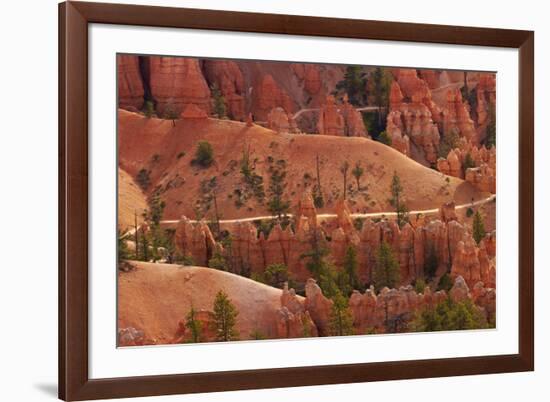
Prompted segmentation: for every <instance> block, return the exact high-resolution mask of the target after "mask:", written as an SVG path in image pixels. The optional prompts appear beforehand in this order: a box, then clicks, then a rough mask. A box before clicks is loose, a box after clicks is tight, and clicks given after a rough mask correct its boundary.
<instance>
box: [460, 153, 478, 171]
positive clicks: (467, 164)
mask: <svg viewBox="0 0 550 402" xmlns="http://www.w3.org/2000/svg"><path fill="white" fill-rule="evenodd" d="M474 167H476V164H475V162H474V160H473V158H472V155H470V153H469V152H468V153H467V154H466V156H465V157H464V163H463V164H462V168H463V169H464V172H466V170H468V169H470V168H474Z"/></svg>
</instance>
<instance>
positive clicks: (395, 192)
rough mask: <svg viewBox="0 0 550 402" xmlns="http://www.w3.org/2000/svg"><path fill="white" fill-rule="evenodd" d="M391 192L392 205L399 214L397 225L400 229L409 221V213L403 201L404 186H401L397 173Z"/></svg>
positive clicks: (394, 174)
mask: <svg viewBox="0 0 550 402" xmlns="http://www.w3.org/2000/svg"><path fill="white" fill-rule="evenodd" d="M390 191H391V198H390V204H391V205H392V206H393V207H394V208H395V212H397V224H398V225H399V228H402V227H403V225H405V223H407V222H408V220H409V211H408V210H407V207H406V206H405V203H404V202H403V201H402V193H403V186H402V185H401V179H400V178H399V176H398V175H397V172H394V173H393V178H392V181H391V186H390Z"/></svg>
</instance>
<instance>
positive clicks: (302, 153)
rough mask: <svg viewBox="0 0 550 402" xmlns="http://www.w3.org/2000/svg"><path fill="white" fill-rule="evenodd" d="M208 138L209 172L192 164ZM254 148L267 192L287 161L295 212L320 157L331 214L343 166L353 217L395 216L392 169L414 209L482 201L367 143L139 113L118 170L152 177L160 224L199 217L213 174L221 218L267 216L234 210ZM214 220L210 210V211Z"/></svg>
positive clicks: (261, 210)
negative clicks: (360, 171)
mask: <svg viewBox="0 0 550 402" xmlns="http://www.w3.org/2000/svg"><path fill="white" fill-rule="evenodd" d="M200 140H207V141H208V142H210V143H211V144H212V146H213V148H214V159H215V163H214V164H213V165H212V166H211V167H209V168H207V169H204V168H200V167H197V166H193V165H192V164H191V161H192V159H193V158H194V153H195V149H196V146H197V143H198V141H200ZM248 147H250V157H251V159H252V160H254V161H255V162H254V164H255V170H256V174H258V175H260V176H262V177H263V181H264V188H265V190H266V193H267V194H268V195H269V193H268V186H269V182H270V173H269V167H270V163H269V160H273V161H274V162H273V163H276V162H277V161H278V160H285V161H286V162H287V184H288V185H287V188H286V192H285V196H286V197H287V198H288V199H290V201H291V204H292V206H295V205H296V204H297V202H298V200H299V199H300V197H301V195H302V194H303V192H304V190H305V189H306V188H307V187H311V186H312V185H313V184H314V183H315V180H316V169H315V159H316V155H319V156H320V159H321V169H320V170H321V182H322V190H323V194H324V198H325V204H326V205H325V208H323V209H321V210H320V211H319V212H321V213H322V212H333V210H334V206H335V203H336V201H337V200H338V198H339V197H341V196H342V194H343V176H342V173H341V172H340V167H341V166H342V164H343V163H344V161H347V162H348V163H349V164H350V166H351V167H350V173H349V178H348V203H349V204H350V207H351V210H352V212H360V213H367V212H379V211H391V210H392V207H391V206H390V205H389V202H388V198H389V191H390V190H389V189H390V183H391V179H392V176H393V173H394V171H395V172H397V174H398V175H399V176H400V178H401V182H402V185H403V188H404V191H403V195H404V198H405V202H406V205H407V207H408V208H409V209H410V210H420V209H429V208H437V207H439V206H440V205H441V204H443V203H444V202H447V201H451V200H454V201H455V202H456V203H457V204H461V203H464V202H468V201H470V200H471V199H472V198H473V199H474V200H478V199H481V198H485V197H486V196H487V194H485V193H480V192H478V191H477V190H475V189H474V188H473V187H472V186H471V185H470V184H469V183H466V182H464V181H462V180H460V179H458V178H454V177H448V176H445V175H443V174H441V173H439V172H437V171H435V170H433V169H429V168H426V167H424V166H422V165H421V164H419V163H416V162H415V161H413V160H412V159H410V158H407V157H406V156H404V155H402V154H401V153H399V152H398V151H396V150H394V149H393V148H391V147H388V146H386V145H383V144H381V143H379V142H375V141H371V140H369V139H366V138H347V137H346V138H341V137H334V136H324V135H291V134H289V135H285V134H278V133H275V132H273V131H271V130H268V129H265V128H263V127H261V126H258V125H254V126H252V127H247V126H246V125H245V124H244V123H240V122H234V121H228V120H217V119H205V120H199V121H190V120H177V121H176V122H175V125H174V124H173V123H172V121H167V120H160V119H154V118H151V119H146V118H145V117H143V116H142V115H139V114H135V113H131V112H127V111H124V110H121V111H119V153H120V154H119V156H120V167H121V168H123V169H124V170H126V171H127V172H128V173H130V174H131V175H132V176H133V177H136V175H137V174H138V172H139V171H140V170H141V169H146V170H148V171H150V172H151V173H150V178H151V183H152V184H151V186H150V187H149V189H148V193H151V192H152V191H155V190H156V189H160V191H161V193H162V198H163V200H165V201H166V204H167V206H166V209H165V213H164V217H163V219H166V220H168V219H178V218H179V217H181V215H186V216H188V217H190V218H194V217H195V216H196V208H195V205H196V202H197V201H200V200H201V199H202V198H203V193H202V192H201V182H204V181H206V180H209V179H210V178H212V177H214V176H216V177H217V181H218V190H217V191H218V195H217V204H218V209H219V211H220V218H221V219H234V218H241V217H252V216H259V215H268V210H267V206H266V204H267V203H266V202H264V203H263V204H262V203H260V202H258V201H257V200H256V199H255V198H254V197H252V198H250V199H248V200H247V201H245V203H244V205H243V206H241V207H238V206H237V205H236V196H235V193H234V191H235V190H236V189H239V190H241V191H244V190H245V187H246V186H245V185H244V184H243V180H242V175H241V174H240V171H239V170H240V167H239V163H240V160H241V158H242V154H243V150H244V149H245V148H248ZM356 162H360V163H361V165H362V167H364V168H365V174H364V176H363V177H362V178H361V182H360V184H361V191H357V185H356V182H355V179H354V178H353V176H352V175H351V169H352V168H353V166H354V165H355V163H356ZM210 214H211V212H210Z"/></svg>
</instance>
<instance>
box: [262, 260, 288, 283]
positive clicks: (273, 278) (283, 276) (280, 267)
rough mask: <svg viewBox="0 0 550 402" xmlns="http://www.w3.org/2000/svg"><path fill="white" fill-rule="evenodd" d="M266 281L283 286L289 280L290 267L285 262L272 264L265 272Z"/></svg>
mask: <svg viewBox="0 0 550 402" xmlns="http://www.w3.org/2000/svg"><path fill="white" fill-rule="evenodd" d="M264 278H265V282H264V283H267V284H268V285H271V286H273V287H276V288H282V287H283V285H284V284H285V282H288V269H287V267H286V265H285V264H270V265H268V266H267V268H266V270H265V272H264Z"/></svg>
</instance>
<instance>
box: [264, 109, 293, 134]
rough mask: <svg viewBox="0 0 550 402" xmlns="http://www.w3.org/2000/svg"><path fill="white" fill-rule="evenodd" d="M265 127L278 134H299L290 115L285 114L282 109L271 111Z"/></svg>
mask: <svg viewBox="0 0 550 402" xmlns="http://www.w3.org/2000/svg"><path fill="white" fill-rule="evenodd" d="M267 127H268V128H270V129H271V130H273V131H277V132H278V133H287V134H297V133H298V132H299V130H298V126H297V125H296V122H295V121H294V119H293V117H292V115H291V114H289V113H287V112H285V110H284V109H283V108H282V107H276V108H273V109H271V111H270V112H269V114H268V115H267Z"/></svg>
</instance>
